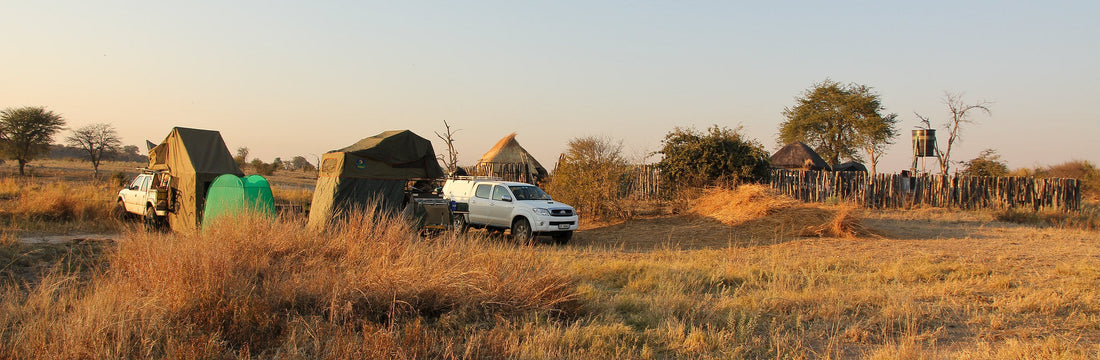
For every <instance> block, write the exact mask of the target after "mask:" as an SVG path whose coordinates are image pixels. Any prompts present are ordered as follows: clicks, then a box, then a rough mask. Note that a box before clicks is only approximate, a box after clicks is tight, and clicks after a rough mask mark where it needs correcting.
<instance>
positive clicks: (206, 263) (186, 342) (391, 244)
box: [0, 217, 578, 359]
mask: <svg viewBox="0 0 1100 360" xmlns="http://www.w3.org/2000/svg"><path fill="white" fill-rule="evenodd" d="M303 225H304V224H302V223H299V222H287V221H282V222H275V223H270V222H263V221H260V220H254V221H236V222H222V223H219V224H216V225H214V226H212V228H210V229H208V231H205V232H195V233H185V234H177V235H170V234H154V233H132V234H128V235H127V236H126V239H125V240H123V241H120V242H119V244H118V247H117V249H116V250H115V251H114V252H112V253H111V254H109V255H108V256H107V258H106V261H105V262H106V264H107V265H106V269H109V270H105V271H102V272H98V273H96V274H94V276H92V278H91V280H89V281H86V282H80V281H77V280H76V276H75V275H73V274H70V273H64V272H60V273H57V272H55V273H50V274H47V275H45V276H44V277H43V278H42V279H41V280H40V281H38V282H37V285H35V286H32V287H29V288H25V289H22V290H18V289H15V288H13V287H8V288H6V289H5V292H4V293H3V294H2V298H0V304H2V306H3V310H4V311H0V313H2V314H0V329H5V330H3V333H0V354H12V356H13V357H15V358H39V359H45V358H51V359H57V358H116V357H122V358H146V357H170V358H249V357H255V356H259V357H280V358H317V357H332V358H452V357H462V356H466V355H478V354H485V352H486V351H491V350H489V349H485V348H483V347H482V346H481V345H482V343H483V342H485V341H486V340H485V339H483V338H481V337H479V335H478V333H479V331H478V330H479V329H483V328H491V327H494V326H496V325H495V324H497V323H498V322H507V321H517V320H515V319H521V318H524V317H541V318H559V317H568V316H575V315H576V313H577V311H578V309H577V306H576V304H575V301H574V299H573V296H574V295H573V294H572V289H573V285H572V282H571V281H570V280H569V279H568V278H567V277H565V276H564V275H562V273H561V271H560V269H559V268H558V266H557V265H556V264H554V263H553V262H551V261H548V260H547V259H545V258H542V257H540V256H538V255H537V254H535V253H532V252H526V251H521V250H518V249H516V248H512V247H509V246H504V245H500V244H492V243H486V242H484V241H483V240H481V239H476V238H455V237H441V238H437V239H430V240H426V239H421V238H419V237H417V236H416V235H415V234H416V232H415V231H412V230H411V229H410V228H409V225H408V222H407V221H404V220H401V219H391V218H380V219H371V218H369V217H359V218H357V219H353V220H352V221H351V222H350V223H348V224H347V225H346V226H343V227H341V228H339V229H336V230H333V231H330V232H326V233H314V232H310V231H307V230H304V226H303Z"/></svg>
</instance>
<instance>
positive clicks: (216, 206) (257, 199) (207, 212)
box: [202, 174, 275, 227]
mask: <svg viewBox="0 0 1100 360" xmlns="http://www.w3.org/2000/svg"><path fill="white" fill-rule="evenodd" d="M246 211H247V212H250V213H253V214H257V215H260V216H263V217H265V218H267V219H270V220H274V219H275V197H274V196H273V195H272V194H271V184H270V183H268V181H267V179H265V178H264V177H263V176H260V175H249V176H246V177H243V178H241V177H238V176H236V175H233V174H224V175H221V176H218V177H217V178H215V179H214V182H213V183H212V184H210V191H209V193H208V195H207V197H206V206H205V207H204V208H203V213H202V214H203V215H202V225H203V227H206V226H208V225H210V224H211V223H213V222H214V221H216V220H217V219H220V218H231V217H234V216H241V215H242V214H244V213H245V212H246Z"/></svg>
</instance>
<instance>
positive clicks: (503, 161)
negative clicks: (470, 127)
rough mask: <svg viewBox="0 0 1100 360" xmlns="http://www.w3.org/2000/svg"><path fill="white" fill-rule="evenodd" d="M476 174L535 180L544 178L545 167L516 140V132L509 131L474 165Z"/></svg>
mask: <svg viewBox="0 0 1100 360" xmlns="http://www.w3.org/2000/svg"><path fill="white" fill-rule="evenodd" d="M473 172H474V173H475V174H477V175H487V176H498V177H501V178H504V179H506V180H515V181H523V182H528V183H534V182H537V181H539V180H541V179H543V178H546V176H547V175H549V173H548V172H547V171H546V168H545V167H543V166H542V164H540V163H539V161H538V160H535V157H534V156H531V153H529V152H527V149H524V148H523V146H520V145H519V142H517V141H516V133H511V134H509V135H508V136H505V137H504V138H503V139H500V141H498V142H497V144H496V145H494V146H493V148H492V149H489V151H488V152H486V153H485V155H482V156H481V159H479V160H478V161H477V164H475V165H474V171H473Z"/></svg>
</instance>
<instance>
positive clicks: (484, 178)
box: [451, 175, 504, 181]
mask: <svg viewBox="0 0 1100 360" xmlns="http://www.w3.org/2000/svg"><path fill="white" fill-rule="evenodd" d="M451 178H452V179H455V180H490V181H503V180H504V178H502V177H499V176H465V175H464V176H454V177H451Z"/></svg>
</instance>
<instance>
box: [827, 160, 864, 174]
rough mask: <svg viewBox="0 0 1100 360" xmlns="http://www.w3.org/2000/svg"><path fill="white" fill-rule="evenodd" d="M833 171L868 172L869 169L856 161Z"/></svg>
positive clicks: (840, 165)
mask: <svg viewBox="0 0 1100 360" xmlns="http://www.w3.org/2000/svg"><path fill="white" fill-rule="evenodd" d="M833 171H862V172H867V167H866V166H864V165H863V164H860V163H858V162H855V161H849V162H846V163H841V164H837V165H835V166H833Z"/></svg>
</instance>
